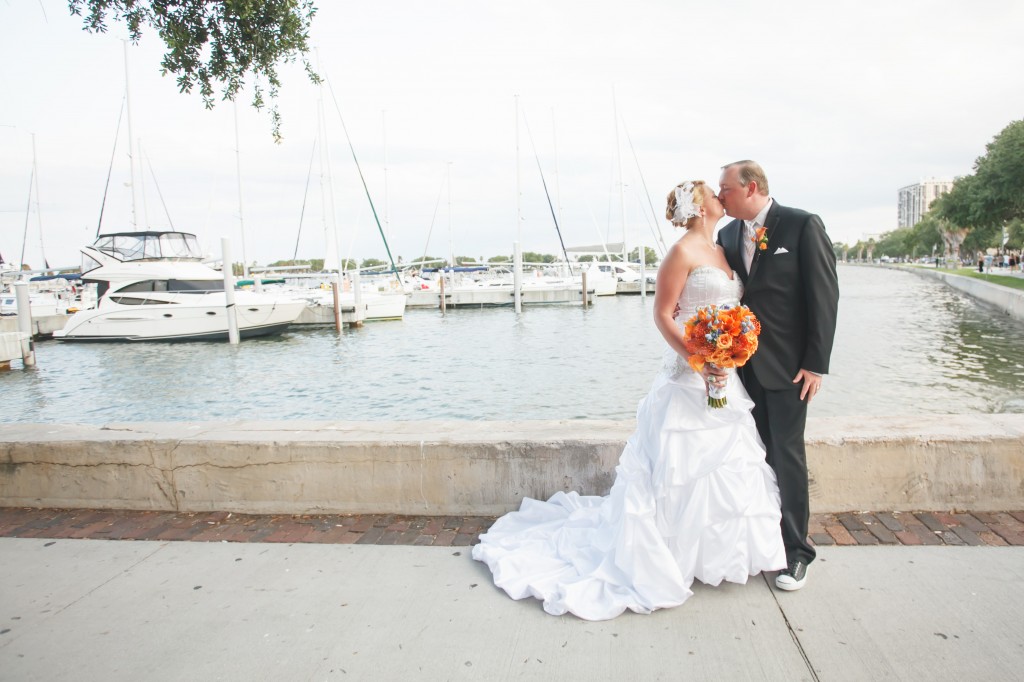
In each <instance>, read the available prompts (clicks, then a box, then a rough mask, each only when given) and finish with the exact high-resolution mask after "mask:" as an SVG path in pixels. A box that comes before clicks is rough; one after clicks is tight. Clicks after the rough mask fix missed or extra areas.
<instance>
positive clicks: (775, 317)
mask: <svg viewBox="0 0 1024 682" xmlns="http://www.w3.org/2000/svg"><path fill="white" fill-rule="evenodd" d="M765 227H767V228H768V248H767V249H765V250H764V251H760V250H758V251H756V252H755V255H754V262H753V263H752V264H751V267H750V273H749V274H748V273H747V269H746V267H745V266H744V263H743V253H744V248H745V244H744V239H745V238H746V237H745V235H744V232H745V231H744V226H743V221H742V220H733V221H732V222H730V223H729V224H728V225H726V226H725V227H723V228H722V229H721V230H720V231H719V233H718V243H719V244H721V245H722V247H723V249H724V250H725V257H726V259H727V260H728V261H729V265H730V266H731V267H732V269H733V270H735V271H736V272H737V273H738V274H739V276H740V278H741V279H742V280H743V284H744V292H743V301H742V302H743V303H744V304H745V305H747V306H748V307H749V308H750V310H751V311H753V313H754V314H755V315H757V319H759V320H760V321H761V336H760V338H759V342H758V350H757V352H756V353H754V355H753V357H752V358H751V359H750V367H751V369H752V370H753V372H754V374H755V375H756V376H757V380H758V381H759V382H760V383H761V385H762V386H763V387H764V388H766V389H768V390H772V391H780V390H784V389H798V388H800V385H799V384H794V383H793V378H794V377H795V376H796V374H797V372H799V371H800V369H801V368H803V369H808V370H810V371H812V372H817V373H818V374H827V373H828V362H829V356H830V355H831V354H832V342H833V339H834V338H835V331H836V312H837V309H838V306H839V279H838V277H837V276H836V257H835V253H834V252H833V250H832V242H831V241H830V240H829V238H828V235H827V234H826V233H825V226H824V224H822V222H821V218H819V217H818V216H816V215H813V214H811V213H807V212H806V211H801V210H800V209H796V208H788V207H786V206H781V205H779V202H778V201H774V200H773V202H772V207H771V208H770V209H769V210H768V215H767V217H766V218H765Z"/></svg>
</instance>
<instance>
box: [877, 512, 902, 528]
mask: <svg viewBox="0 0 1024 682" xmlns="http://www.w3.org/2000/svg"><path fill="white" fill-rule="evenodd" d="M874 517H875V518H876V519H878V520H879V521H881V522H882V525H883V526H885V528H886V530H890V531H892V532H893V533H895V532H896V531H900V530H906V529H905V528H904V527H903V524H902V523H900V520H899V518H898V517H897V516H896V515H895V514H890V513H889V512H876V513H875V514H874Z"/></svg>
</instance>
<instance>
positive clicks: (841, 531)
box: [825, 524, 857, 545]
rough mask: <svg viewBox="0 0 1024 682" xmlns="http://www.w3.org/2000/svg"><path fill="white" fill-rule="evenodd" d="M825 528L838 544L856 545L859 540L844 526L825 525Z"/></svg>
mask: <svg viewBox="0 0 1024 682" xmlns="http://www.w3.org/2000/svg"><path fill="white" fill-rule="evenodd" d="M825 530H826V531H828V534H829V535H831V536H832V539H833V540H835V541H836V544H837V545H856V544H857V540H856V539H855V538H854V537H853V536H852V535H850V531H848V530H846V528H844V527H843V526H840V525H838V524H836V525H834V526H825Z"/></svg>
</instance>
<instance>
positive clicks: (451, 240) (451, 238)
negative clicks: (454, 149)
mask: <svg viewBox="0 0 1024 682" xmlns="http://www.w3.org/2000/svg"><path fill="white" fill-rule="evenodd" d="M448 264H449V265H450V266H451V267H452V268H453V269H452V281H453V282H454V281H455V270H454V268H455V234H454V233H453V232H452V162H451V161H449V162H448Z"/></svg>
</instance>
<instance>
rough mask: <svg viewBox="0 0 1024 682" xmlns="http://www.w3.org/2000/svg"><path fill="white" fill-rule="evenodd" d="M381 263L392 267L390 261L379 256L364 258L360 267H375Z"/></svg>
mask: <svg viewBox="0 0 1024 682" xmlns="http://www.w3.org/2000/svg"><path fill="white" fill-rule="evenodd" d="M380 265H387V266H389V267H390V266H391V263H389V262H388V261H386V260H379V259H377V258H364V259H363V262H362V264H361V265H360V266H359V267H360V268H375V267H378V266H380Z"/></svg>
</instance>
